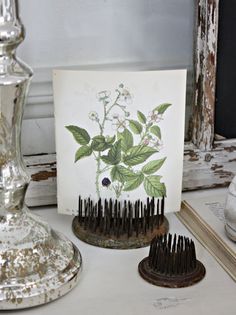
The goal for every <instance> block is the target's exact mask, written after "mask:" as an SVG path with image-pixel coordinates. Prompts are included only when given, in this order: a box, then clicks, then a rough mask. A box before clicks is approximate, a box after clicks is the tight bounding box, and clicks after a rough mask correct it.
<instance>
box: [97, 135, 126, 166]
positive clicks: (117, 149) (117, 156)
mask: <svg viewBox="0 0 236 315" xmlns="http://www.w3.org/2000/svg"><path fill="white" fill-rule="evenodd" d="M101 159H102V161H103V162H104V163H106V164H110V165H117V164H119V163H120V161H121V140H119V141H117V142H116V143H115V144H114V145H113V146H112V148H111V149H110V150H109V151H108V155H103V156H101Z"/></svg>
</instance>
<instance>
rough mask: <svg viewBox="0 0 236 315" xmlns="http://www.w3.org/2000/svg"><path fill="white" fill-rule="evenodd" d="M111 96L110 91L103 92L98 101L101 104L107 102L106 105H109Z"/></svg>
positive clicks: (100, 93)
mask: <svg viewBox="0 0 236 315" xmlns="http://www.w3.org/2000/svg"><path fill="white" fill-rule="evenodd" d="M110 95H111V92H110V91H101V92H99V93H98V100H99V102H105V103H107V104H108V103H109V102H110Z"/></svg>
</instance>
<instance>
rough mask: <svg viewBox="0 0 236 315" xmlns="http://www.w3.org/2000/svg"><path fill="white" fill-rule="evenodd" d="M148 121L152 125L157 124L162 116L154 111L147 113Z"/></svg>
mask: <svg viewBox="0 0 236 315" xmlns="http://www.w3.org/2000/svg"><path fill="white" fill-rule="evenodd" d="M148 120H149V121H150V122H152V123H154V122H155V123H159V122H160V121H161V120H162V115H161V114H158V112H157V111H155V110H154V111H152V112H150V113H149V116H148Z"/></svg>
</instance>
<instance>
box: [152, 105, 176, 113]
mask: <svg viewBox="0 0 236 315" xmlns="http://www.w3.org/2000/svg"><path fill="white" fill-rule="evenodd" d="M171 105H172V104H169V103H164V104H161V105H159V106H157V107H156V108H155V110H156V111H158V114H164V112H165V111H166V110H167V108H169V107H170V106H171Z"/></svg>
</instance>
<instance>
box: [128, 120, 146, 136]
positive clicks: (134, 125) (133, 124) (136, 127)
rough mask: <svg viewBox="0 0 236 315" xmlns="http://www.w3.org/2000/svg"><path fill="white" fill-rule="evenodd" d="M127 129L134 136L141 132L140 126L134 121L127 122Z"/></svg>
mask: <svg viewBox="0 0 236 315" xmlns="http://www.w3.org/2000/svg"><path fill="white" fill-rule="evenodd" d="M129 127H130V129H131V130H132V131H133V133H134V134H137V135H139V134H140V133H141V132H142V131H143V127H142V125H141V124H140V123H139V122H138V121H136V120H129Z"/></svg>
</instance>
